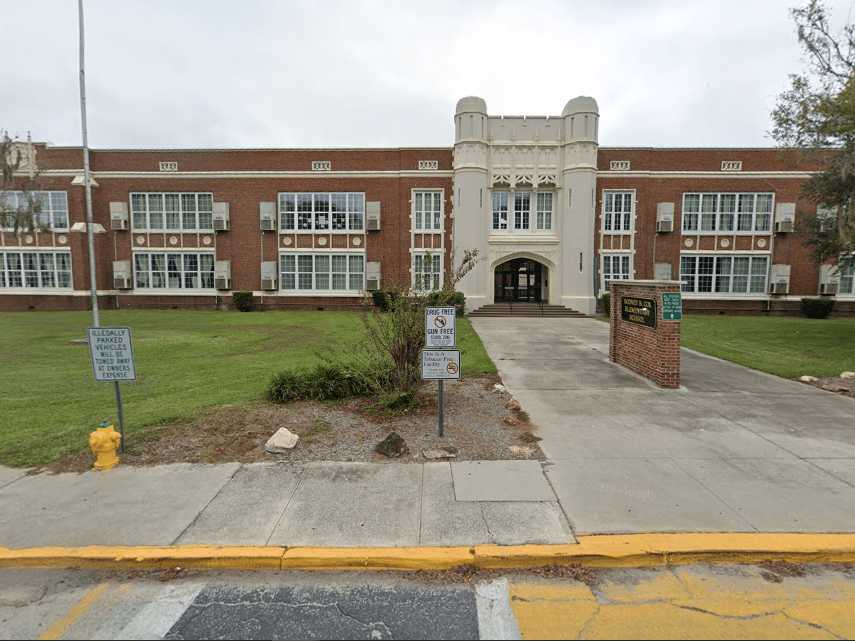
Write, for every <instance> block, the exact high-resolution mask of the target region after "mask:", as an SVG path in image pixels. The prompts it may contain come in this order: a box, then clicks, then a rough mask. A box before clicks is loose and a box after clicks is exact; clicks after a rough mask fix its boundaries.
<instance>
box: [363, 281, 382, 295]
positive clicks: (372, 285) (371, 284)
mask: <svg viewBox="0 0 855 641" xmlns="http://www.w3.org/2000/svg"><path fill="white" fill-rule="evenodd" d="M365 289H366V291H369V292H376V291H377V290H379V289H380V279H379V278H366V279H365Z"/></svg>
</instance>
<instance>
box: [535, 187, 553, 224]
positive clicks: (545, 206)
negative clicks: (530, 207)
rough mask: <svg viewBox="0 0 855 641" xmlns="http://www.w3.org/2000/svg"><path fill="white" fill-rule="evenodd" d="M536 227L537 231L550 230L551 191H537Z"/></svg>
mask: <svg viewBox="0 0 855 641" xmlns="http://www.w3.org/2000/svg"><path fill="white" fill-rule="evenodd" d="M537 229H538V231H551V230H552V192H551V191H539V192H537Z"/></svg>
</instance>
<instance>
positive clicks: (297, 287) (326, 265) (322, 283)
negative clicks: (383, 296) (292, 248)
mask: <svg viewBox="0 0 855 641" xmlns="http://www.w3.org/2000/svg"><path fill="white" fill-rule="evenodd" d="M279 272H280V274H279V287H280V289H283V290H288V291H339V292H344V291H348V292H359V291H362V290H363V289H364V288H365V285H364V282H365V256H363V255H362V254H294V253H287V254H281V255H280V256H279Z"/></svg>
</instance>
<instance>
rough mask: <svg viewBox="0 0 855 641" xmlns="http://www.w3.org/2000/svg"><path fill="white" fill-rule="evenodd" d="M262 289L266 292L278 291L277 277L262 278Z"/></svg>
mask: <svg viewBox="0 0 855 641" xmlns="http://www.w3.org/2000/svg"><path fill="white" fill-rule="evenodd" d="M261 289H263V290H264V291H266V292H272V291H276V289H277V287H276V279H275V278H262V279H261Z"/></svg>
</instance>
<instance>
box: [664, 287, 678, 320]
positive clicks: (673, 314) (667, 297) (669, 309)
mask: <svg viewBox="0 0 855 641" xmlns="http://www.w3.org/2000/svg"><path fill="white" fill-rule="evenodd" d="M662 320H666V321H679V320H683V295H682V294H681V293H679V292H669V293H665V294H662Z"/></svg>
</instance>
